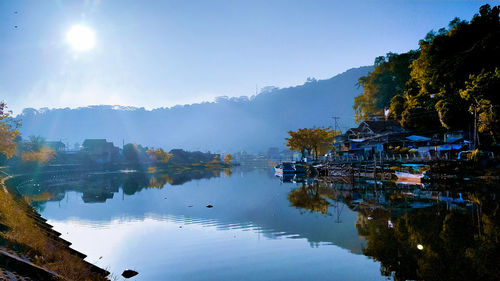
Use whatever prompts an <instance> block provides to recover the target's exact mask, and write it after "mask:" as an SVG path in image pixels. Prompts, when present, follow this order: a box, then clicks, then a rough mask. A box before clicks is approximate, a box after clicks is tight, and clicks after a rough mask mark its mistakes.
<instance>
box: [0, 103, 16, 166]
mask: <svg viewBox="0 0 500 281" xmlns="http://www.w3.org/2000/svg"><path fill="white" fill-rule="evenodd" d="M6 109H7V106H6V105H5V103H4V102H0V154H3V155H5V157H6V158H7V159H8V158H11V157H12V156H14V154H15V153H16V148H17V143H16V142H15V139H16V137H17V136H19V131H18V130H17V128H18V126H19V123H18V122H15V121H14V120H13V119H12V118H11V117H10V114H11V112H8V111H6Z"/></svg>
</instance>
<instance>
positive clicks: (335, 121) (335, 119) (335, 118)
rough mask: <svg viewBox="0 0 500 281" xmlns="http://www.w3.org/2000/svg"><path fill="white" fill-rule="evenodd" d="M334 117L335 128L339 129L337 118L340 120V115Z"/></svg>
mask: <svg viewBox="0 0 500 281" xmlns="http://www.w3.org/2000/svg"><path fill="white" fill-rule="evenodd" d="M332 119H333V121H334V124H335V125H334V128H333V129H334V130H335V131H337V129H338V126H337V120H339V119H340V117H337V116H334V117H332Z"/></svg>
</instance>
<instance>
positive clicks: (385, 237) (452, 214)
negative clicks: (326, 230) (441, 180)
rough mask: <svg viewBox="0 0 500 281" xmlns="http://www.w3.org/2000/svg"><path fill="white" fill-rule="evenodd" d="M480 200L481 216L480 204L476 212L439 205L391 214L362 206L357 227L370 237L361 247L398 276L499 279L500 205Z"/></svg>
mask: <svg viewBox="0 0 500 281" xmlns="http://www.w3.org/2000/svg"><path fill="white" fill-rule="evenodd" d="M483 199H484V198H483ZM477 200H478V202H481V205H482V206H481V208H482V211H481V212H480V213H479V216H477V214H478V212H477V210H478V206H479V205H475V206H474V209H473V210H472V212H471V210H464V209H462V210H458V209H454V210H447V209H446V207H445V206H443V205H439V206H433V207H430V208H425V209H417V210H413V211H412V212H408V213H405V214H403V215H402V216H400V217H397V218H392V219H391V215H390V211H388V210H384V209H382V208H376V209H374V210H369V212H367V211H364V210H360V211H359V218H358V221H357V223H356V227H357V229H358V233H359V234H360V235H362V236H364V237H365V238H366V239H367V242H368V243H367V248H366V249H365V250H364V251H363V252H364V254H365V255H367V256H370V257H373V258H375V259H376V260H379V261H380V262H381V268H382V273H383V274H384V275H386V276H390V275H392V274H394V277H395V280H408V279H413V280H415V279H416V280H497V279H498V276H500V268H499V267H498V266H497V265H500V256H499V255H497V253H498V252H499V251H500V227H499V225H500V208H499V207H500V205H499V204H498V203H497V202H495V201H493V200H491V199H489V200H481V199H477ZM486 202H487V203H486ZM477 218H479V220H478V219H477ZM389 220H392V221H391V224H392V227H390V224H389V223H388V221H389ZM418 244H421V245H422V246H423V249H422V250H419V249H417V245H418Z"/></svg>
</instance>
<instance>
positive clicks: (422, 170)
mask: <svg viewBox="0 0 500 281" xmlns="http://www.w3.org/2000/svg"><path fill="white" fill-rule="evenodd" d="M428 171H429V165H423V164H403V165H401V171H396V172H394V174H395V175H396V177H397V178H398V180H397V182H407V183H421V182H422V181H423V180H425V179H428V178H429V174H428Z"/></svg>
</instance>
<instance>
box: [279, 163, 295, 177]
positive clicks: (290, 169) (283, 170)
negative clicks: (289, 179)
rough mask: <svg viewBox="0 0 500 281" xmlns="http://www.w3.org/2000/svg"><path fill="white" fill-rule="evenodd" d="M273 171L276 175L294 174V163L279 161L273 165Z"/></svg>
mask: <svg viewBox="0 0 500 281" xmlns="http://www.w3.org/2000/svg"><path fill="white" fill-rule="evenodd" d="M274 171H275V174H276V175H277V176H282V175H284V174H295V165H294V164H293V163H291V162H281V163H279V164H278V165H276V167H274Z"/></svg>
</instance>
